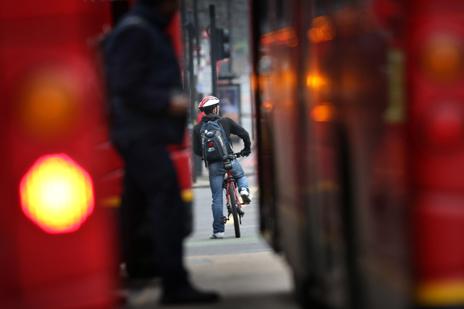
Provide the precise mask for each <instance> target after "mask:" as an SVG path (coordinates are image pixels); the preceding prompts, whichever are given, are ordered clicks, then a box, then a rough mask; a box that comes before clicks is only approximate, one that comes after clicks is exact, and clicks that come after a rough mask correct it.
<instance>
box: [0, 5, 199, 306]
mask: <svg viewBox="0 0 464 309" xmlns="http://www.w3.org/2000/svg"><path fill="white" fill-rule="evenodd" d="M125 4H126V7H127V3H125ZM122 7H123V6H122V5H121V3H120V2H111V1H80V0H69V1H61V0H44V1H32V0H24V1H20V2H19V3H18V2H17V1H10V0H6V1H2V2H1V3H0V44H1V46H0V67H1V73H0V74H1V80H2V82H1V83H0V93H1V94H2V99H1V101H0V120H1V121H0V126H1V129H0V136H1V138H0V145H1V148H0V149H1V153H2V160H1V161H0V170H1V177H0V199H1V201H2V202H1V204H0V205H1V209H2V211H1V213H2V215H1V216H0V248H1V249H0V272H1V274H2V280H0V307H1V308H69V307H74V308H106V307H113V306H114V305H115V300H114V296H115V293H114V291H115V289H116V288H117V277H116V275H117V269H118V266H117V264H118V258H117V254H116V252H117V250H116V243H117V241H116V239H115V235H116V234H115V227H114V222H113V221H114V212H113V210H111V208H110V206H117V205H118V204H119V195H120V191H121V188H120V180H121V176H122V170H121V162H120V160H119V158H118V157H117V155H116V154H115V152H114V151H113V149H112V148H111V145H110V143H109V142H108V137H107V124H106V115H105V106H104V102H105V99H104V98H105V95H104V92H103V89H104V87H103V84H104V83H103V81H102V80H101V74H100V71H99V60H98V53H97V43H98V40H99V38H100V37H101V35H102V34H104V33H105V32H106V31H108V30H109V29H111V26H112V23H113V20H112V19H114V17H115V16H117V14H118V13H121V8H122ZM179 25H180V24H179V20H178V19H177V21H176V23H174V24H173V27H172V29H173V30H174V31H175V32H177V35H175V36H174V38H175V40H176V41H177V42H180V35H179V31H180V27H179ZM177 46H178V50H180V48H179V47H180V46H181V45H180V44H177ZM172 149H173V150H172V151H173V157H174V158H175V161H176V166H178V170H179V179H180V180H181V184H182V188H183V198H184V200H185V201H186V204H187V205H189V204H190V202H191V200H192V194H191V177H190V163H189V155H188V154H189V152H188V151H187V142H186V143H185V144H184V145H175V146H173V147H172Z"/></svg>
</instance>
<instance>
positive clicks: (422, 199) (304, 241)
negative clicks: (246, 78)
mask: <svg viewBox="0 0 464 309" xmlns="http://www.w3.org/2000/svg"><path fill="white" fill-rule="evenodd" d="M252 8H253V23H254V32H253V43H254V44H255V45H254V72H255V74H256V78H255V81H256V83H255V90H256V91H255V97H256V111H257V118H258V119H257V121H256V123H257V128H258V144H259V156H258V168H259V184H260V190H261V197H260V203H261V229H262V233H263V235H264V236H265V237H266V238H267V239H268V240H269V242H270V243H271V244H272V245H273V246H274V248H275V249H276V250H281V251H283V252H284V253H285V256H286V257H287V259H288V261H289V264H290V266H291V268H292V270H293V274H294V279H295V288H296V294H297V296H298V298H299V300H300V301H301V302H302V303H303V304H305V305H308V304H312V305H313V306H314V307H311V308H317V306H322V307H324V308H325V307H330V308H352V309H362V308H366V309H375V308H385V309H391V308H395V309H398V308H411V307H423V308H462V307H463V306H464V246H463V245H462V243H461V241H460V237H461V235H463V232H464V230H463V229H464V208H463V206H464V195H463V192H464V187H463V186H464V178H463V177H464V173H463V172H462V171H463V170H464V148H463V134H464V114H463V105H462V102H463V100H464V87H463V83H464V65H463V63H464V52H463V50H464V49H463V46H464V13H463V12H464V3H463V2H462V1H456V0H454V1H453V0H447V1H437V0H426V1H398V0H376V1H367V0H366V1H364V0H359V1H348V0H337V1H299V0H292V1H282V0H270V1H260V0H255V1H253V4H252Z"/></svg>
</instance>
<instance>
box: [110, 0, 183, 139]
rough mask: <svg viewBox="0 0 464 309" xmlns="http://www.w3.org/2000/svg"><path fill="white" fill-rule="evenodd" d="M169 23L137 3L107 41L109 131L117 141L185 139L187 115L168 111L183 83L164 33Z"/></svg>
mask: <svg viewBox="0 0 464 309" xmlns="http://www.w3.org/2000/svg"><path fill="white" fill-rule="evenodd" d="M134 17H136V18H135V19H134ZM134 20H136V22H133V21H134ZM168 23H169V21H168V20H166V19H165V18H163V17H161V16H159V15H158V14H157V13H156V12H155V11H154V9H153V8H150V7H146V6H145V5H143V4H142V3H138V4H137V5H135V7H134V8H133V9H132V10H131V11H130V12H129V13H128V14H127V15H126V16H125V17H124V18H123V19H122V20H121V22H120V23H119V24H118V25H117V26H116V28H115V29H114V30H113V32H112V33H111V34H110V35H109V36H108V37H107V39H106V40H105V41H104V43H103V52H104V62H105V71H106V75H107V76H106V77H107V88H108V102H109V112H110V134H111V138H112V140H113V142H115V143H116V144H117V145H122V146H124V145H125V144H128V143H130V141H132V140H135V139H140V138H144V139H148V140H150V141H151V142H153V143H156V144H162V145H166V144H178V143H181V142H182V139H183V135H184V132H185V126H186V119H185V118H184V117H175V116H172V115H170V114H169V113H168V107H169V103H170V100H171V96H172V95H173V93H175V92H179V91H181V87H182V85H181V75H180V69H179V64H178V62H177V58H176V54H175V51H174V48H173V46H172V43H171V41H170V38H169V36H168V35H167V34H166V33H165V30H166V27H167V25H168Z"/></svg>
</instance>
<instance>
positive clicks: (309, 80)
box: [306, 73, 328, 90]
mask: <svg viewBox="0 0 464 309" xmlns="http://www.w3.org/2000/svg"><path fill="white" fill-rule="evenodd" d="M306 85H307V86H308V88H311V89H312V90H321V89H322V88H325V87H327V85H328V82H327V79H326V78H325V77H323V76H322V75H320V74H318V73H310V74H308V76H307V77H306Z"/></svg>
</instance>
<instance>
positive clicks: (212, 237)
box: [209, 232, 224, 239]
mask: <svg viewBox="0 0 464 309" xmlns="http://www.w3.org/2000/svg"><path fill="white" fill-rule="evenodd" d="M223 238H224V232H218V233H213V235H211V237H210V238H209V239H223Z"/></svg>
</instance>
